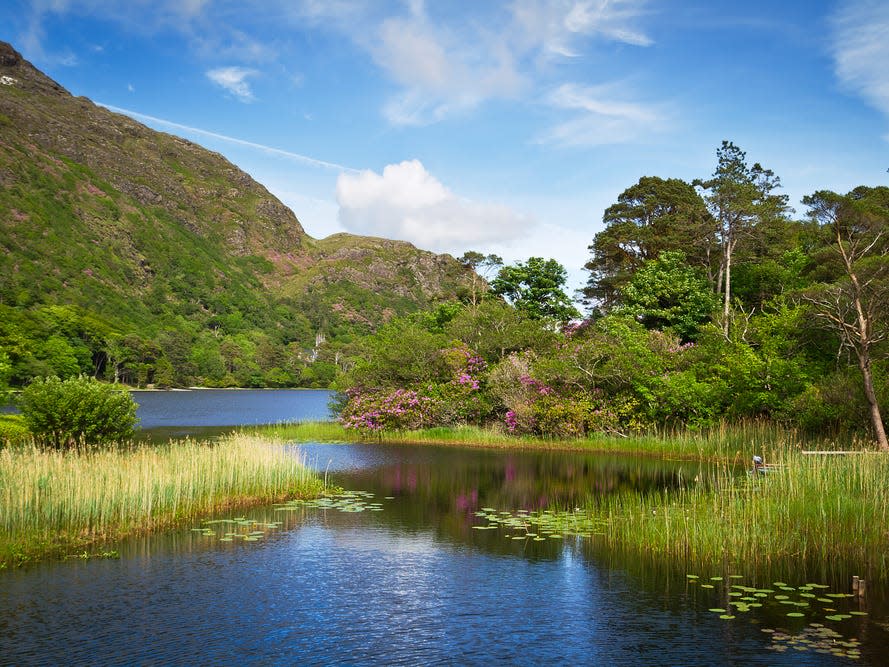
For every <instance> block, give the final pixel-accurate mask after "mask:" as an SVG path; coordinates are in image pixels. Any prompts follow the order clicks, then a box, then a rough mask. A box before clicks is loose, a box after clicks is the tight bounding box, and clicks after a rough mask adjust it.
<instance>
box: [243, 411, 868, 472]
mask: <svg viewBox="0 0 889 667" xmlns="http://www.w3.org/2000/svg"><path fill="white" fill-rule="evenodd" d="M256 432H259V433H269V434H271V435H273V436H275V437H280V438H284V439H288V440H293V441H299V442H308V441H318V442H398V443H406V444H442V445H461V446H469V447H498V448H529V449H531V448H533V449H561V450H583V451H589V452H603V453H606V452H607V453H625V454H644V455H650V456H661V457H668V458H687V459H695V460H705V459H709V460H723V461H731V462H735V463H740V462H744V463H746V462H747V461H749V460H750V457H751V456H752V455H753V454H755V453H757V454H762V453H763V452H764V451H767V450H771V449H778V450H797V451H798V450H801V449H803V446H804V444H805V443H806V442H807V440H806V439H805V438H804V437H803V436H802V435H801V434H799V433H798V432H797V431H795V430H793V429H788V428H784V427H782V426H780V425H778V424H774V423H771V422H765V421H748V422H739V423H732V424H728V423H720V424H718V425H716V426H714V427H712V428H710V429H706V430H696V431H691V430H653V431H651V432H648V433H643V434H634V435H631V436H623V435H619V434H611V435H609V434H592V435H590V436H588V437H583V438H555V437H552V438H548V437H539V436H527V435H524V436H519V435H510V434H509V433H506V432H504V431H503V430H501V429H498V428H496V427H477V426H451V427H436V428H427V429H420V430H415V431H386V432H383V433H376V434H368V433H361V432H359V431H355V430H350V429H345V428H343V427H342V426H341V425H340V424H339V423H337V422H304V423H298V424H280V425H276V426H268V427H259V428H258V429H257V431H256ZM865 444H866V443H851V444H850V443H826V444H825V443H818V446H819V447H823V448H825V449H831V448H833V449H836V448H842V447H856V448H862V447H864V446H865Z"/></svg>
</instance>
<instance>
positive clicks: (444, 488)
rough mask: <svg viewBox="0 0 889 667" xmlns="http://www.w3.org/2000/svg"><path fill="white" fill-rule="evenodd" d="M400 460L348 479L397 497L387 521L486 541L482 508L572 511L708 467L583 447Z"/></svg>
mask: <svg viewBox="0 0 889 667" xmlns="http://www.w3.org/2000/svg"><path fill="white" fill-rule="evenodd" d="M404 453H405V452H402V454H404ZM399 458H400V459H401V460H400V461H399V462H396V463H392V464H390V465H384V466H381V467H379V468H375V469H372V470H364V471H361V472H359V473H357V474H356V475H355V476H354V477H352V478H351V479H350V480H349V482H348V484H349V485H352V486H353V487H354V488H361V489H365V490H371V491H374V492H376V493H377V494H378V496H395V497H397V498H398V499H399V500H400V502H398V503H397V516H394V515H392V514H391V513H389V511H388V510H387V513H386V514H387V517H386V518H387V520H393V521H397V522H398V523H400V524H402V526H403V527H405V528H407V529H423V530H428V529H429V527H430V526H432V527H437V530H439V531H440V532H441V533H442V536H444V535H447V536H449V537H450V538H456V539H459V540H460V541H465V540H467V539H469V540H472V541H473V542H478V541H479V540H480V539H484V538H482V537H481V536H479V535H478V533H479V531H473V530H472V526H473V525H474V524H476V523H478V522H479V520H478V518H477V517H476V516H475V512H477V511H478V510H480V509H481V508H482V507H493V508H496V509H497V510H508V511H516V510H520V509H525V510H529V511H533V510H542V509H546V508H550V509H573V508H574V507H582V506H585V505H586V504H588V503H589V502H590V500H591V499H595V498H604V497H606V496H608V495H611V494H614V493H620V492H623V491H630V490H632V491H642V492H643V493H644V492H649V491H652V492H653V491H662V490H663V489H672V488H677V487H679V486H681V485H683V484H685V483H687V482H689V481H691V480H693V479H694V478H695V477H696V476H698V475H700V473H701V468H700V465H699V464H696V463H694V464H692V463H685V462H683V463H680V462H664V461H660V460H654V459H643V458H628V457H615V456H603V455H592V454H578V453H576V452H572V453H569V452H509V453H503V452H499V451H495V452H491V451H478V450H477V451H473V452H467V451H465V450H458V449H452V448H441V449H434V450H431V451H430V450H428V449H427V450H425V451H424V452H423V453H422V455H416V456H411V453H410V452H407V455H406V456H403V457H399ZM501 539H502V538H501Z"/></svg>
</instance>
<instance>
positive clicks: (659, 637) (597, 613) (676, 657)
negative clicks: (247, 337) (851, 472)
mask: <svg viewBox="0 0 889 667" xmlns="http://www.w3.org/2000/svg"><path fill="white" fill-rule="evenodd" d="M301 449H302V450H303V453H304V455H305V456H306V458H307V460H308V461H309V462H310V463H311V464H312V465H314V466H315V467H316V468H317V469H318V470H321V471H326V473H327V474H328V475H329V476H330V478H331V481H332V482H334V483H337V484H340V485H342V486H343V487H346V488H350V489H355V490H363V491H366V492H368V493H373V494H374V501H375V502H379V503H381V504H382V507H383V511H380V512H371V511H365V512H341V511H337V510H333V509H327V510H320V509H315V508H308V507H297V508H295V509H288V510H286V511H280V510H279V509H278V508H276V507H273V506H269V507H260V508H254V509H252V510H250V511H249V512H244V513H237V514H235V513H230V514H228V515H226V516H222V517H219V518H234V517H235V516H239V515H240V516H245V517H246V518H247V519H251V520H254V521H256V522H258V523H260V524H270V523H273V522H281V525H280V526H279V527H278V528H275V529H270V530H267V531H265V532H264V535H263V537H262V539H261V540H259V541H257V542H252V543H246V542H243V541H235V542H229V543H223V542H220V540H219V539H218V538H217V537H213V538H210V537H207V536H205V535H203V534H202V533H199V532H195V531H191V530H190V528H191V527H186V528H185V529H183V530H180V531H175V532H172V533H168V534H162V535H152V536H145V537H142V538H138V539H133V540H129V541H127V542H125V543H124V544H122V545H119V547H118V549H119V551H120V554H121V558H120V560H116V561H88V562H67V563H57V564H54V563H47V564H43V565H40V566H37V567H34V568H32V569H30V570H25V571H12V572H4V573H0V578H2V586H0V662H3V663H6V662H8V663H10V664H54V663H55V664H98V663H101V664H134V663H155V664H211V663H225V664H230V663H232V662H237V663H238V664H308V665H312V664H319V665H320V664H334V663H336V664H342V663H346V664H411V665H415V664H431V663H442V664H492V663H495V664H542V663H562V664H593V665H596V664H606V663H609V664H615V665H637V664H642V665H677V664H713V665H721V664H753V665H766V664H768V665H836V664H848V661H847V660H846V659H844V658H838V657H837V656H834V655H823V654H816V653H814V652H807V653H803V652H797V651H787V652H784V653H778V652H775V651H773V650H771V649H770V646H771V644H772V639H771V638H770V637H769V636H768V635H767V634H766V633H763V632H762V629H763V628H767V629H785V630H790V631H793V630H794V629H796V630H799V629H800V628H798V627H796V625H795V624H796V623H797V622H796V621H793V622H789V621H788V619H787V617H786V616H781V610H780V607H778V603H775V604H774V605H772V606H764V607H763V608H762V609H761V610H760V611H757V613H755V614H754V613H751V614H750V615H749V616H747V617H745V618H741V619H740V620H738V619H735V620H733V621H724V620H720V619H719V618H718V616H717V615H715V614H713V613H711V612H709V611H708V610H709V609H710V608H713V607H714V605H716V604H720V605H722V604H727V602H728V600H729V597H728V590H729V589H728V583H727V582H724V584H725V585H723V586H722V587H719V588H718V587H716V586H714V588H712V589H704V588H703V587H701V586H700V585H696V584H690V583H689V581H688V579H687V578H686V576H685V575H686V574H687V573H688V571H687V568H686V566H685V564H683V563H676V562H669V563H668V562H661V561H657V560H655V559H651V558H646V557H644V556H639V555H633V554H621V553H618V552H616V551H613V550H609V549H608V546H607V545H606V544H603V543H601V542H600V541H597V540H595V539H584V538H575V537H568V538H563V539H548V540H545V541H541V542H534V541H533V540H511V539H506V538H505V537H504V535H503V533H502V532H501V531H499V530H491V531H480V530H474V529H472V525H474V524H475V523H476V522H477V521H478V518H477V517H476V516H475V514H474V513H475V512H476V511H477V510H479V509H481V508H483V507H492V508H498V509H499V508H502V509H504V510H510V511H516V510H519V509H528V510H532V509H537V508H540V507H542V506H544V505H547V506H559V507H564V508H569V509H570V508H572V507H574V506H575V505H582V504H584V502H585V501H586V499H587V498H588V497H589V496H590V495H593V496H602V495H604V494H609V493H615V492H618V491H620V490H623V489H642V490H646V489H647V490H650V491H655V490H659V489H662V488H672V487H675V486H677V485H680V484H683V483H686V481H688V480H693V479H695V478H696V477H697V478H698V479H701V478H706V477H707V476H708V475H709V473H710V469H709V468H708V467H707V466H699V465H698V464H690V463H680V462H662V461H656V460H651V459H626V458H624V459H621V458H619V457H602V456H596V455H584V454H581V455H578V454H571V453H558V452H502V451H486V450H462V449H458V448H445V447H443V448H438V447H426V446H424V447H413V446H407V445H360V446H356V445H312V446H307V447H304V448H301ZM695 574H699V575H701V576H702V577H705V576H710V575H711V574H715V573H704V572H699V573H695ZM738 574H739V575H743V576H744V577H745V580H744V581H745V582H748V583H750V585H751V586H757V587H762V586H766V585H768V584H771V583H772V582H774V581H786V582H791V583H792V584H793V585H799V583H802V582H804V581H805V580H806V578H807V577H817V575H818V574H819V573H818V572H814V571H810V570H809V571H807V570H805V568H804V567H803V568H802V569H800V570H797V571H793V570H792V569H790V570H788V571H782V572H781V573H780V574H779V573H778V572H762V571H760V572H739V573H738ZM825 583H831V585H832V584H833V582H825ZM863 604H865V606H867V609H868V611H869V612H870V613H871V616H868V617H858V618H855V619H854V620H852V621H851V622H849V623H844V624H840V625H839V626H838V627H839V628H840V629H842V631H843V633H844V635H845V636H849V635H850V634H851V633H855V635H856V636H857V638H858V639H859V640H861V642H862V648H863V651H862V658H861V659H860V660H858V661H857V662H858V664H881V660H880V658H881V657H882V655H883V651H884V649H885V648H886V647H889V641H887V638H886V637H885V631H884V630H883V629H882V628H881V626H879V625H878V623H879V619H882V618H886V614H885V613H884V612H883V611H881V608H880V607H879V604H880V603H879V598H878V597H876V596H875V597H874V598H869V599H868V601H866V602H865V603H863Z"/></svg>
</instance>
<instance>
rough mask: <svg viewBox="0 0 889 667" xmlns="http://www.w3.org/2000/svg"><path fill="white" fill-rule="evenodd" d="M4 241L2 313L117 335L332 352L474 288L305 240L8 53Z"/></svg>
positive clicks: (252, 199)
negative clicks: (308, 344) (96, 322)
mask: <svg viewBox="0 0 889 667" xmlns="http://www.w3.org/2000/svg"><path fill="white" fill-rule="evenodd" d="M0 225H2V226H0V307H13V308H33V307H37V306H41V305H52V304H65V305H69V306H71V307H75V308H80V309H83V310H85V311H87V312H89V313H90V314H92V315H94V316H95V317H96V318H98V319H100V320H102V321H104V322H106V323H107V324H108V326H109V327H111V328H112V329H115V330H117V331H119V332H120V333H121V334H125V333H127V331H132V330H134V329H141V330H142V332H143V334H148V335H150V333H151V331H153V330H160V329H161V328H169V327H173V328H176V327H177V326H180V325H178V324H175V322H180V321H181V320H183V319H184V320H188V321H191V322H193V323H194V326H195V327H196V329H200V327H213V330H214V331H215V332H220V331H221V332H223V333H225V332H226V330H227V329H228V330H229V333H236V332H237V330H238V327H241V329H243V328H244V327H248V328H249V327H252V328H253V329H259V330H263V331H270V332H275V331H278V332H280V331H282V330H286V331H289V332H290V333H287V334H281V333H279V334H276V335H277V337H278V338H279V339H280V342H281V344H282V345H286V344H289V343H292V342H299V340H298V339H300V338H308V337H309V336H311V337H312V338H314V336H315V335H316V334H317V333H318V332H319V331H322V332H324V333H325V335H326V336H327V337H328V339H329V338H330V335H331V334H330V331H324V330H325V329H330V330H333V332H334V333H333V335H334V337H335V336H336V335H337V334H336V332H337V331H339V333H340V334H341V335H350V332H352V331H353V330H354V327H356V326H357V327H358V328H359V329H360V330H362V331H364V330H368V329H371V328H373V327H375V326H376V325H378V324H379V323H380V322H382V321H384V320H385V319H386V318H387V317H390V316H391V315H392V314H395V313H403V312H409V311H411V310H416V309H417V308H421V307H425V306H428V305H430V304H432V303H435V302H436V301H438V300H440V299H446V298H451V297H453V295H454V294H455V293H456V292H457V291H458V290H460V289H461V288H462V286H464V285H465V284H466V283H467V281H468V275H467V273H466V271H465V269H464V268H463V267H462V266H461V265H460V264H459V263H458V262H457V261H456V260H454V259H453V258H452V257H450V256H448V255H435V254H433V253H429V252H425V251H421V250H418V249H416V248H414V247H413V246H411V245H410V244H407V243H403V242H397V241H388V240H384V239H375V238H364V237H358V236H352V235H348V234H337V235H334V236H332V237H330V238H327V239H323V240H315V239H312V238H311V237H309V236H307V235H306V233H305V231H304V230H303V228H302V226H301V225H300V222H299V220H298V219H297V217H296V216H295V215H294V214H293V212H292V211H290V209H288V208H287V207H286V206H285V205H283V204H282V203H281V202H280V201H279V200H278V199H276V198H275V197H274V196H273V195H272V194H271V193H269V192H268V190H266V189H265V188H264V187H263V186H262V185H260V184H259V183H257V182H256V181H255V180H253V178H251V177H250V176H249V175H248V174H246V173H244V172H243V171H242V170H240V169H239V168H238V167H236V166H235V165H233V164H232V163H230V162H229V161H228V160H226V159H225V158H224V157H223V156H221V155H219V154H217V153H214V152H211V151H208V150H206V149H204V148H202V147H201V146H198V145H197V144H194V143H192V142H190V141H187V140H185V139H182V138H179V137H176V136H172V135H169V134H165V133H161V132H156V131H154V130H152V129H150V128H148V127H145V126H144V125H142V124H140V123H138V122H136V121H134V120H132V119H131V118H129V117H127V116H123V115H120V114H116V113H113V112H111V111H109V110H108V109H105V108H103V107H100V106H97V105H96V104H94V103H92V102H91V101H90V100H88V99H86V98H83V97H74V96H72V95H71V94H69V93H68V91H66V90H65V89H64V88H62V87H61V86H60V85H59V84H58V83H56V82H54V81H52V80H51V79H50V78H49V77H47V76H45V75H44V74H43V73H41V72H40V71H38V70H37V69H36V68H35V67H33V66H32V65H31V64H30V63H29V62H27V61H26V60H25V59H23V58H22V56H21V55H20V54H19V53H18V52H16V51H15V49H14V48H13V47H12V46H11V45H9V44H6V43H2V42H0ZM285 311H286V314H285ZM294 318H296V319H297V320H299V325H298V326H296V325H294V324H293V321H294ZM282 320H287V321H288V322H289V324H287V325H285V324H282ZM170 322H173V323H174V324H170ZM245 322H246V324H245ZM0 333H2V332H0ZM193 334H194V335H198V334H196V333H194V332H193Z"/></svg>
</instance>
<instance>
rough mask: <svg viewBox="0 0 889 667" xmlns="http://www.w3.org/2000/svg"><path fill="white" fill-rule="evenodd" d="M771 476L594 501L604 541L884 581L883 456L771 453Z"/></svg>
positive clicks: (887, 512)
mask: <svg viewBox="0 0 889 667" xmlns="http://www.w3.org/2000/svg"><path fill="white" fill-rule="evenodd" d="M771 460H772V461H773V463H774V466H775V467H774V469H773V471H772V472H769V473H768V474H764V475H761V474H757V475H755V476H754V475H751V476H742V477H739V476H738V475H737V473H736V472H734V471H732V470H731V469H730V468H729V467H728V466H726V467H724V468H723V469H722V470H721V471H720V472H718V473H717V474H716V476H715V477H714V478H713V479H710V480H700V481H699V482H698V483H697V484H692V485H690V486H688V487H685V488H682V489H678V490H674V491H662V492H659V493H657V494H654V495H652V494H647V495H646V494H641V493H625V494H621V495H618V496H612V497H608V498H605V499H602V500H599V501H596V502H591V504H590V506H589V507H588V508H587V510H588V512H589V513H590V514H592V515H594V516H596V517H599V518H602V519H605V520H606V525H607V528H606V536H607V541H608V542H609V543H610V544H611V545H613V546H616V547H619V548H626V549H630V550H633V551H636V552H640V553H649V554H651V555H655V556H663V557H674V558H679V559H685V560H686V561H687V562H689V563H704V564H710V565H716V564H719V563H724V564H731V565H734V566H762V565H766V564H769V563H774V562H778V561H786V560H793V559H796V560H798V561H800V562H812V561H820V562H829V561H836V562H844V563H849V564H854V565H855V566H856V567H857V568H859V569H860V570H861V571H862V572H864V571H870V572H873V573H876V574H879V575H881V576H885V575H886V574H887V573H889V562H887V554H889V549H887V547H889V534H887V528H889V458H887V457H886V456H885V454H880V453H862V454H858V455H851V456H825V457H820V456H805V455H802V454H800V453H798V452H795V451H775V452H773V453H772V454H771Z"/></svg>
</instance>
